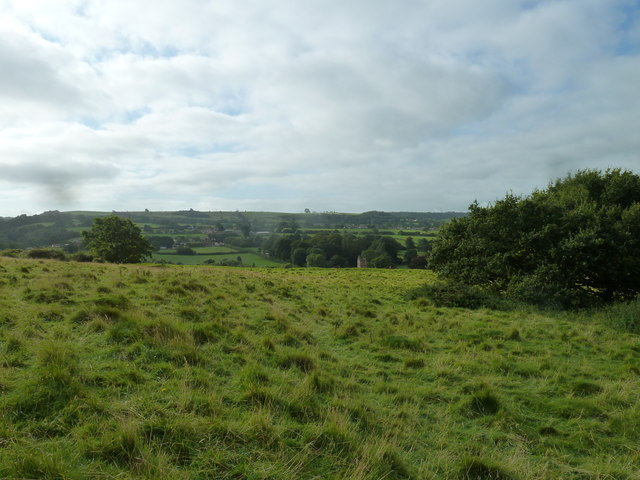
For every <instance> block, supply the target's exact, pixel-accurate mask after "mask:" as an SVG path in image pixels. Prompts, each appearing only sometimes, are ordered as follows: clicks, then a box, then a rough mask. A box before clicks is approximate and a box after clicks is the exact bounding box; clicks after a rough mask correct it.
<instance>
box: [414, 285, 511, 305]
mask: <svg viewBox="0 0 640 480" xmlns="http://www.w3.org/2000/svg"><path fill="white" fill-rule="evenodd" d="M407 297H408V299H409V300H416V299H420V298H426V299H428V300H429V301H430V302H431V303H433V305H435V306H436V307H451V308H455V307H457V308H468V309H478V308H490V309H494V310H498V309H506V308H507V307H508V304H507V302H506V301H505V300H504V299H501V298H500V297H498V296H497V295H495V294H490V293H487V292H485V291H484V290H482V289H481V288H479V287H476V286H472V285H465V284H463V283H460V282H455V281H446V282H445V281H439V282H435V283H428V284H425V285H423V286H422V287H418V288H416V289H413V290H411V291H409V293H408V294H407Z"/></svg>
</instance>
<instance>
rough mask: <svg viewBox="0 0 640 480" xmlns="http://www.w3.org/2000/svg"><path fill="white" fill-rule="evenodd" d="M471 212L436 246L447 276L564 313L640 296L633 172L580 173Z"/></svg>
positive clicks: (637, 191)
mask: <svg viewBox="0 0 640 480" xmlns="http://www.w3.org/2000/svg"><path fill="white" fill-rule="evenodd" d="M469 210H470V214H469V215H468V216H467V217H464V218H459V219H455V220H453V221H451V223H449V224H447V225H445V226H444V227H443V228H441V230H440V234H439V235H438V238H437V239H436V241H435V245H434V248H433V251H432V253H431V256H430V263H431V266H432V267H433V268H434V269H435V270H437V271H439V272H440V273H442V274H443V275H444V276H446V277H449V278H451V279H454V280H456V281H461V282H464V283H466V284H468V285H476V286H480V287H483V288H485V289H487V290H493V291H496V292H502V293H506V294H507V295H509V296H511V297H514V298H517V299H521V300H525V301H530V302H535V303H542V304H548V303H552V304H555V305H558V306H562V307H565V308H571V307H584V306H590V305H595V304H600V303H607V302H611V301H614V300H624V299H629V298H632V297H634V296H636V295H637V294H638V293H640V177H639V176H638V175H636V174H633V173H632V172H630V171H621V170H619V169H614V170H607V171H606V172H604V173H602V172H600V171H596V170H584V171H579V172H577V173H576V174H575V175H568V176H567V177H565V178H563V179H558V180H556V181H555V182H554V183H552V184H551V185H549V186H548V188H546V189H545V190H539V191H535V192H533V193H532V194H531V195H529V196H527V197H518V196H515V195H512V194H508V195H506V196H505V198H504V199H502V200H499V201H497V202H496V203H495V204H494V205H492V206H489V207H480V206H478V204H477V203H474V204H472V205H471V206H470V207H469Z"/></svg>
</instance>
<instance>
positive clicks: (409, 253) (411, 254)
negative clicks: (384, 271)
mask: <svg viewBox="0 0 640 480" xmlns="http://www.w3.org/2000/svg"><path fill="white" fill-rule="evenodd" d="M417 256H418V251H417V250H416V249H415V248H409V249H407V250H405V251H404V255H403V256H402V261H403V262H404V263H407V264H409V263H411V261H412V260H413V259H414V258H416V257H417Z"/></svg>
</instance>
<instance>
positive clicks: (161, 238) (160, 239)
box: [147, 235, 174, 250]
mask: <svg viewBox="0 0 640 480" xmlns="http://www.w3.org/2000/svg"><path fill="white" fill-rule="evenodd" d="M147 240H149V242H150V243H151V245H153V247H154V248H155V249H156V250H159V249H160V248H162V247H164V248H171V247H173V243H174V242H173V237H170V236H168V235H158V236H153V237H147Z"/></svg>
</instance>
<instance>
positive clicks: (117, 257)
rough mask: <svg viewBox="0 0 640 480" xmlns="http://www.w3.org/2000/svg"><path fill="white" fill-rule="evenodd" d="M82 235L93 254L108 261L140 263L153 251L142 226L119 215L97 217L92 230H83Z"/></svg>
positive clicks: (98, 258)
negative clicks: (144, 235)
mask: <svg viewBox="0 0 640 480" xmlns="http://www.w3.org/2000/svg"><path fill="white" fill-rule="evenodd" d="M82 237H83V238H84V241H85V242H86V244H87V247H88V248H89V250H90V251H91V252H92V254H93V256H94V257H95V258H96V259H97V260H101V261H106V262H112V263H139V262H141V261H143V260H144V259H146V258H148V257H149V256H150V255H151V252H152V251H153V245H151V243H149V241H148V240H147V239H146V238H145V237H143V236H142V232H141V231H140V228H139V227H138V226H137V225H136V224H135V223H133V222H132V221H131V220H130V219H128V218H122V217H118V216H117V215H109V216H108V217H98V218H95V219H94V220H93V226H92V227H91V230H85V231H83V232H82Z"/></svg>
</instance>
